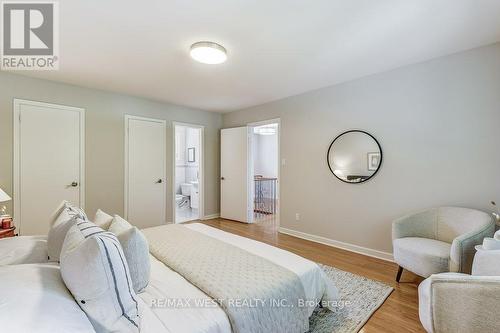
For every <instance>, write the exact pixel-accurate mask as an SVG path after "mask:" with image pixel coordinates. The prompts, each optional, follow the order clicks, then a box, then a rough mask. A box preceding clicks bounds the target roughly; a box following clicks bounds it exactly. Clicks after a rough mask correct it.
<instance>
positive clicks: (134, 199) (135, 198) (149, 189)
mask: <svg viewBox="0 0 500 333" xmlns="http://www.w3.org/2000/svg"><path fill="white" fill-rule="evenodd" d="M166 151H167V149H166V121H165V120H160V119H151V118H144V117H136V116H128V115H126V116H125V218H126V219H127V220H128V221H129V222H130V223H132V224H133V225H135V226H137V227H138V228H146V227H151V226H157V225H162V224H165V223H166V216H165V211H166V205H167V200H166V194H167V193H166V188H167V186H166Z"/></svg>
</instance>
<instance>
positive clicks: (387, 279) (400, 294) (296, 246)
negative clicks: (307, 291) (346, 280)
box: [202, 218, 425, 333]
mask: <svg viewBox="0 0 500 333" xmlns="http://www.w3.org/2000/svg"><path fill="white" fill-rule="evenodd" d="M202 223H205V224H207V225H210V226H212V227H215V228H218V229H222V230H224V231H227V232H231V233H233V234H237V235H240V236H244V237H248V238H252V239H255V240H258V241H261V242H264V243H267V244H270V245H274V246H276V247H279V248H282V249H284V250H287V251H290V252H294V253H296V254H298V255H300V256H302V257H305V258H308V259H310V260H313V261H316V262H319V263H322V264H325V265H330V266H334V267H336V268H339V269H342V270H345V271H348V272H351V273H354V274H358V275H362V276H365V277H367V278H370V279H373V280H378V281H381V282H384V283H386V284H388V285H391V286H392V287H394V291H393V292H392V294H391V295H390V296H389V298H388V299H387V300H386V301H385V303H384V304H383V305H382V306H381V307H380V308H379V309H378V310H377V312H375V314H374V315H373V316H372V317H371V318H370V319H369V320H368V322H367V323H366V324H365V326H364V327H363V329H362V330H361V331H360V332H363V333H372V332H383V333H390V332H395V333H396V332H397V333H402V332H425V331H424V329H423V328H422V326H421V325H420V321H419V319H418V290H417V288H418V283H420V282H421V280H422V279H421V278H419V277H417V276H415V275H413V274H411V273H409V272H407V271H404V273H403V276H402V277H401V283H399V284H398V283H396V282H395V276H396V272H397V265H396V264H394V263H390V262H387V261H384V260H380V259H376V258H371V257H367V256H364V255H361V254H356V253H353V252H349V251H345V250H341V249H337V248H334V247H330V246H326V245H322V244H318V243H314V242H310V241H306V240H303V239H300V238H296V237H293V236H288V235H284V234H280V233H278V232H277V231H276V229H277V223H276V221H275V220H274V219H272V218H270V219H265V220H263V221H261V222H259V223H255V224H245V223H239V222H234V221H229V220H224V219H213V220H207V221H202Z"/></svg>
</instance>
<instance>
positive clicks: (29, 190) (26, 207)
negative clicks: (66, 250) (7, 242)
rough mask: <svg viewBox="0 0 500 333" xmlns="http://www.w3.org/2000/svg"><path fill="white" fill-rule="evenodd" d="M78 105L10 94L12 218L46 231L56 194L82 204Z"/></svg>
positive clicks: (28, 229)
mask: <svg viewBox="0 0 500 333" xmlns="http://www.w3.org/2000/svg"><path fill="white" fill-rule="evenodd" d="M84 119H85V114H84V110H83V109H81V108H75V107H69V106H64V105H56V104H48V103H41V102H35V101H26V100H20V99H15V100H14V222H15V224H16V227H17V228H18V229H17V230H16V232H19V234H20V235H46V234H47V232H48V231H49V227H50V222H51V219H52V218H53V216H52V215H53V213H54V210H55V209H56V208H57V206H58V205H59V204H60V203H61V201H62V200H68V201H70V202H72V203H73V204H75V205H79V206H80V207H82V208H84V207H83V206H84V199H85V193H84V179H83V177H84V175H85V171H84V165H85V161H84V157H85V155H84V152H85V149H84V141H85V139H84Z"/></svg>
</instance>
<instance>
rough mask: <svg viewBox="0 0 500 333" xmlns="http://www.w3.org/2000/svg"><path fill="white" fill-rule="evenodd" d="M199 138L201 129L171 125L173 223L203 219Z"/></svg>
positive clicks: (201, 154)
mask: <svg viewBox="0 0 500 333" xmlns="http://www.w3.org/2000/svg"><path fill="white" fill-rule="evenodd" d="M203 135H204V127H203V126H199V125H193V124H186V123H177V122H176V123H174V152H175V154H174V155H175V158H174V166H173V172H174V176H173V179H174V182H173V196H172V197H173V211H174V214H173V215H174V222H175V223H184V222H188V221H194V220H199V219H202V218H203Z"/></svg>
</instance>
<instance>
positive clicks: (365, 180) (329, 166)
mask: <svg viewBox="0 0 500 333" xmlns="http://www.w3.org/2000/svg"><path fill="white" fill-rule="evenodd" d="M353 132H357V133H363V134H366V135H368V136H369V137H371V138H372V139H373V140H374V141H375V143H376V144H377V146H378V149H379V150H380V162H379V164H378V168H377V170H376V171H375V172H374V173H373V175H371V176H370V177H368V178H366V179H363V180H362V181H360V182H357V183H353V182H348V181H346V180H344V179H342V178H340V177H339V176H337V175H336V174H335V172H333V169H332V166H331V165H330V159H329V156H330V150H331V149H332V146H333V144H334V143H335V141H337V139H338V138H340V137H341V136H342V135H344V134H347V133H353ZM383 160H384V154H383V152H382V147H381V146H380V143H379V142H378V140H377V139H375V137H374V136H373V135H371V134H370V133H368V132H366V131H363V130H349V131H345V132H343V133H340V134H339V135H337V136H336V137H335V139H333V141H332V143H330V146H329V147H328V151H327V152H326V163H327V164H328V169H330V171H331V173H333V175H334V176H335V178H337V179H338V180H340V181H342V182H344V183H347V184H362V183H364V182H367V181H368V180H370V179H372V178H373V176H375V175H376V174H377V172H378V171H379V170H380V168H381V167H382V161H383Z"/></svg>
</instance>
